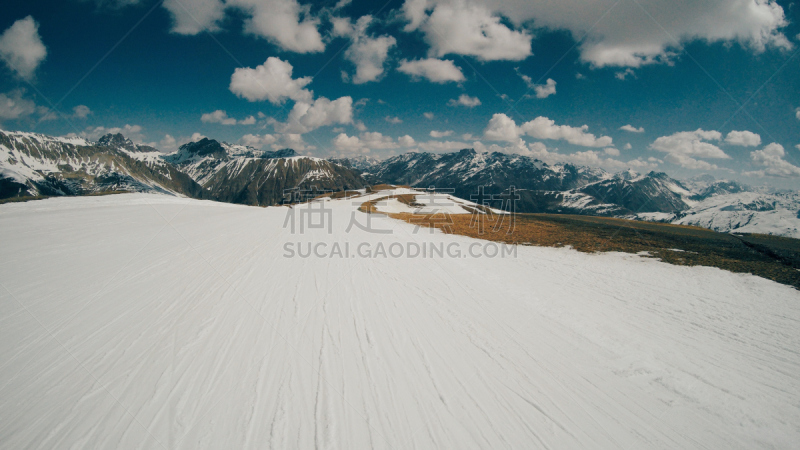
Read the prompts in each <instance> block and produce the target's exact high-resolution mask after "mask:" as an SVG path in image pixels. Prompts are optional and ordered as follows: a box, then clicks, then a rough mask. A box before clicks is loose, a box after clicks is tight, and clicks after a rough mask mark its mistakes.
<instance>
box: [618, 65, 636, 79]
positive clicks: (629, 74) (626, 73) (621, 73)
mask: <svg viewBox="0 0 800 450" xmlns="http://www.w3.org/2000/svg"><path fill="white" fill-rule="evenodd" d="M628 77H633V78H636V72H634V71H633V69H631V68H630V67H628V68H627V69H625V70H622V71H619V72H616V73H615V74H614V78H616V79H618V80H622V81H625V79H627V78H628Z"/></svg>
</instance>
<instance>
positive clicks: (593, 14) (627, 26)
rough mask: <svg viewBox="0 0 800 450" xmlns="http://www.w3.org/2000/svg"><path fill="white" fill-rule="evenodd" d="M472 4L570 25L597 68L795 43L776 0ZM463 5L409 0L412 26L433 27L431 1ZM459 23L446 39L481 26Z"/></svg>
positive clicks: (478, 0) (514, 17) (484, 0)
mask: <svg viewBox="0 0 800 450" xmlns="http://www.w3.org/2000/svg"><path fill="white" fill-rule="evenodd" d="M472 3H473V4H475V5H482V6H483V7H484V8H486V10H487V11H491V12H492V13H494V14H502V15H503V16H505V17H506V18H508V19H509V20H510V21H511V22H512V23H514V24H515V25H522V24H526V23H528V22H530V21H533V22H534V23H535V24H536V26H537V27H541V28H549V29H563V30H568V31H570V32H571V33H572V35H573V36H574V38H575V39H576V40H579V39H580V42H581V43H580V46H579V50H580V56H581V59H582V60H583V61H586V62H588V63H591V64H592V65H594V66H596V67H603V66H621V67H639V66H642V65H644V64H652V63H656V62H665V61H669V60H670V59H672V58H674V57H675V56H676V55H677V54H678V52H679V50H680V46H682V45H683V44H684V43H687V42H691V41H697V40H700V41H705V42H726V43H733V42H740V43H742V44H744V45H747V46H749V47H750V48H752V49H753V50H754V51H757V52H758V51H763V50H764V49H765V48H766V47H776V48H790V47H791V46H792V44H791V43H790V42H789V41H788V40H787V39H786V37H785V36H784V35H783V34H782V33H780V29H781V28H782V27H784V26H786V25H787V21H786V19H785V17H784V10H783V8H782V7H781V6H780V5H779V4H778V3H777V2H776V1H775V0H758V1H753V0H706V1H695V2H683V3H681V4H680V7H675V4H673V3H670V2H664V1H663V0H637V1H636V2H600V1H582V2H558V1H552V0H473V2H472ZM463 5H464V4H463V3H462V2H461V1H459V0H406V3H405V5H404V6H403V12H404V14H405V17H406V19H407V20H409V21H410V23H409V24H408V26H407V27H406V30H407V31H410V30H414V29H416V28H418V27H422V29H423V30H426V27H425V25H426V24H427V22H426V20H427V21H429V19H427V13H426V11H430V10H431V8H434V7H435V8H436V10H439V9H444V6H448V8H449V9H450V10H453V9H456V8H458V9H461V10H463V11H469V10H470V9H469V8H467V7H466V6H463ZM476 7H478V8H480V6H476ZM612 8H613V9H612ZM436 10H434V11H436ZM435 14H436V12H434V15H435ZM464 14H466V12H464ZM601 18H602V19H601ZM598 19H601V20H600V21H599V22H598ZM460 24H461V25H462V27H463V28H465V30H464V31H463V32H461V33H446V32H444V31H440V33H441V34H442V38H441V39H442V40H444V39H448V40H450V41H453V36H460V35H467V34H469V33H478V32H479V31H480V29H479V28H478V27H477V26H476V25H475V24H472V23H470V22H469V21H467V20H461V21H460ZM431 31H433V30H431ZM434 33H435V32H434ZM426 37H428V40H429V41H432V42H431V45H432V47H433V50H436V51H439V48H440V47H436V46H434V42H435V41H434V40H433V38H435V35H434V36H427V35H426ZM675 39H677V40H678V43H677V44H676V41H675ZM456 42H457V41H456Z"/></svg>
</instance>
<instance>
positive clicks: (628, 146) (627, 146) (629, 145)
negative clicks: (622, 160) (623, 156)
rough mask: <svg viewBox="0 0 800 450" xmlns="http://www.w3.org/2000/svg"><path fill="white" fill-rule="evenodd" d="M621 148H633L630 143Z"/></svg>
mask: <svg viewBox="0 0 800 450" xmlns="http://www.w3.org/2000/svg"><path fill="white" fill-rule="evenodd" d="M622 148H624V149H625V150H630V149H632V148H633V146H632V145H631V143H630V142H628V143H627V144H625V145H623V146H622Z"/></svg>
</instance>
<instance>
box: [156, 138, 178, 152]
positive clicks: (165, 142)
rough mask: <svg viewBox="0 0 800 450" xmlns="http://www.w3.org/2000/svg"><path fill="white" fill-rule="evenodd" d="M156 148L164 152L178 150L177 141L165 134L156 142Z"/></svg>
mask: <svg viewBox="0 0 800 450" xmlns="http://www.w3.org/2000/svg"><path fill="white" fill-rule="evenodd" d="M158 149H159V150H161V151H162V152H164V153H172V152H174V151H176V150H178V141H177V140H176V139H175V138H174V137H172V136H171V135H169V134H165V135H164V138H163V139H161V141H159V143H158Z"/></svg>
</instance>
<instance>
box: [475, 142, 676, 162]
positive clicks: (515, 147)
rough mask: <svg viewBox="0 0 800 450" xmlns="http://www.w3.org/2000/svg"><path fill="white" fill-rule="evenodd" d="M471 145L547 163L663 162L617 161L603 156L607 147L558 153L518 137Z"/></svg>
mask: <svg viewBox="0 0 800 450" xmlns="http://www.w3.org/2000/svg"><path fill="white" fill-rule="evenodd" d="M473 146H474V147H475V150H477V151H480V152H501V153H508V154H519V155H523V156H528V157H531V158H536V159H539V160H541V161H544V162H546V163H548V164H555V163H570V164H575V165H580V166H592V167H602V168H604V169H607V170H622V169H627V168H630V169H638V170H653V169H655V168H657V167H658V163H661V162H663V161H661V160H658V159H655V158H650V159H649V160H643V159H641V158H637V159H634V160H630V161H628V162H624V161H619V160H616V159H613V158H605V157H603V154H604V153H605V154H608V153H607V152H605V150H608V149H605V150H604V151H603V153H601V152H599V151H596V150H586V151H581V152H575V153H569V154H562V153H558V149H548V148H547V146H545V144H544V143H542V142H532V143H530V144H526V143H525V141H524V140H522V139H521V138H518V139H517V140H516V141H512V142H511V143H510V144H509V145H506V146H500V145H497V144H492V145H489V146H486V145H484V144H483V143H481V142H474V143H473Z"/></svg>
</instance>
